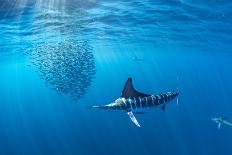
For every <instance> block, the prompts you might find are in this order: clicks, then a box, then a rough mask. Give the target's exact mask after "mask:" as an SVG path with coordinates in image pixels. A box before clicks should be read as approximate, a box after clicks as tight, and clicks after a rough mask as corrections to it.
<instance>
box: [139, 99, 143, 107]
mask: <svg viewBox="0 0 232 155" xmlns="http://www.w3.org/2000/svg"><path fill="white" fill-rule="evenodd" d="M139 103H140V108H141V109H142V108H143V104H142V100H141V97H139Z"/></svg>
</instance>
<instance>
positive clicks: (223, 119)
mask: <svg viewBox="0 0 232 155" xmlns="http://www.w3.org/2000/svg"><path fill="white" fill-rule="evenodd" d="M227 119H228V117H227V116H225V117H216V118H212V121H214V122H216V123H217V124H218V129H220V128H221V124H224V125H227V126H230V127H232V123H230V122H228V121H227Z"/></svg>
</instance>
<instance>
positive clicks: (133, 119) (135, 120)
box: [127, 111, 140, 127]
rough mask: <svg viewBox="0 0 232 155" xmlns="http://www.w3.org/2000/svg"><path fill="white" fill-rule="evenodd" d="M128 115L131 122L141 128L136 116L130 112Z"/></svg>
mask: <svg viewBox="0 0 232 155" xmlns="http://www.w3.org/2000/svg"><path fill="white" fill-rule="evenodd" d="M127 115H128V116H129V117H130V119H131V121H132V122H133V123H134V124H135V125H136V126H138V127H140V125H139V122H138V121H137V119H136V118H135V116H134V114H133V113H132V111H128V112H127Z"/></svg>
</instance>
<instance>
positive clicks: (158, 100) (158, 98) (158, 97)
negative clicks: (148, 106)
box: [156, 95, 161, 105]
mask: <svg viewBox="0 0 232 155" xmlns="http://www.w3.org/2000/svg"><path fill="white" fill-rule="evenodd" d="M156 97H157V105H160V104H161V101H160V100H161V97H160V95H156Z"/></svg>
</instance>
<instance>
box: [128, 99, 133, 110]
mask: <svg viewBox="0 0 232 155" xmlns="http://www.w3.org/2000/svg"><path fill="white" fill-rule="evenodd" d="M128 101H129V103H130V109H131V110H132V109H133V107H132V104H131V98H130V97H129V99H128Z"/></svg>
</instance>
